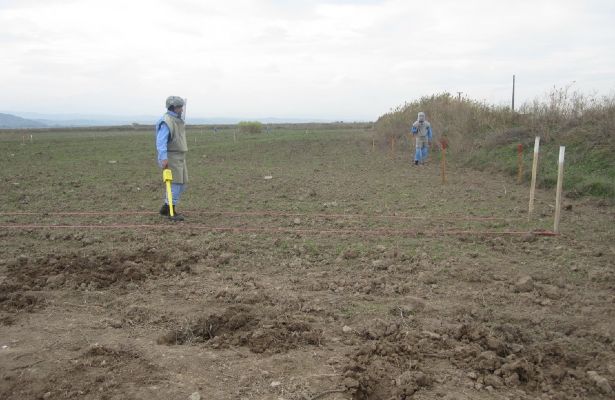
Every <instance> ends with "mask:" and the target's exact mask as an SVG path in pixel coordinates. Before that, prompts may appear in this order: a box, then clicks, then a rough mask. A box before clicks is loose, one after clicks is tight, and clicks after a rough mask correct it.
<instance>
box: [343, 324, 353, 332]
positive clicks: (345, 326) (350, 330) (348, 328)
mask: <svg viewBox="0 0 615 400" xmlns="http://www.w3.org/2000/svg"><path fill="white" fill-rule="evenodd" d="M342 332H344V333H351V332H352V328H351V327H349V326H348V325H344V327H343V328H342Z"/></svg>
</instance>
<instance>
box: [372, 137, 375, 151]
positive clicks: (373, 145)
mask: <svg viewBox="0 0 615 400" xmlns="http://www.w3.org/2000/svg"><path fill="white" fill-rule="evenodd" d="M375 147H376V139H374V138H372V153H373V152H374V149H375Z"/></svg>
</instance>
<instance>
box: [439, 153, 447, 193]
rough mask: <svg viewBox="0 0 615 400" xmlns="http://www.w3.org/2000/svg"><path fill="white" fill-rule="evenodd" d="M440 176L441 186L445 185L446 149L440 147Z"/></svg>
mask: <svg viewBox="0 0 615 400" xmlns="http://www.w3.org/2000/svg"><path fill="white" fill-rule="evenodd" d="M440 174H441V175H442V184H445V183H446V147H442V165H441V166H440Z"/></svg>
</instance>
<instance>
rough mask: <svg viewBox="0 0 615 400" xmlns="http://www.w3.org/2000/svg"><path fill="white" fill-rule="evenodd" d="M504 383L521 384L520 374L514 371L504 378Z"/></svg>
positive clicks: (507, 384)
mask: <svg viewBox="0 0 615 400" xmlns="http://www.w3.org/2000/svg"><path fill="white" fill-rule="evenodd" d="M504 383H505V384H506V386H519V384H520V383H521V381H520V380H519V374H517V373H516V372H513V373H512V374H511V375H509V376H507V377H506V378H504Z"/></svg>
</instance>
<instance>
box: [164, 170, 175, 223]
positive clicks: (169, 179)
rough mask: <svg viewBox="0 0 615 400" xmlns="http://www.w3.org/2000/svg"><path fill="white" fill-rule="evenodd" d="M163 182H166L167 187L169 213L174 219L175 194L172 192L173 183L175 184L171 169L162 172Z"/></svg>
mask: <svg viewBox="0 0 615 400" xmlns="http://www.w3.org/2000/svg"><path fill="white" fill-rule="evenodd" d="M162 180H163V181H164V183H165V184H166V187H167V201H168V203H169V213H170V215H171V217H172V216H174V215H175V212H174V210H173V208H174V207H173V192H171V182H173V173H172V172H171V170H170V169H163V170H162Z"/></svg>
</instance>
